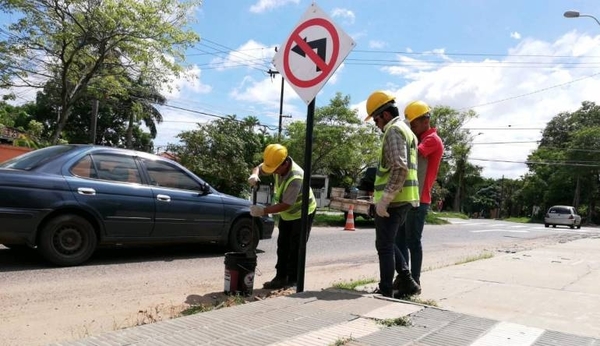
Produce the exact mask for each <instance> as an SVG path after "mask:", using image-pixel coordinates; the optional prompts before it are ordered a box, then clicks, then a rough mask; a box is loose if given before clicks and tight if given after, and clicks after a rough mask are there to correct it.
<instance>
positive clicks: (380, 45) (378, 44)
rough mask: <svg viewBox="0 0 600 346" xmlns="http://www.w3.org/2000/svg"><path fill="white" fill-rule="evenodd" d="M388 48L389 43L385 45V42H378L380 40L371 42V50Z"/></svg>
mask: <svg viewBox="0 0 600 346" xmlns="http://www.w3.org/2000/svg"><path fill="white" fill-rule="evenodd" d="M386 46H387V43H385V42H383V41H378V40H371V41H369V48H371V49H382V48H385V47H386Z"/></svg>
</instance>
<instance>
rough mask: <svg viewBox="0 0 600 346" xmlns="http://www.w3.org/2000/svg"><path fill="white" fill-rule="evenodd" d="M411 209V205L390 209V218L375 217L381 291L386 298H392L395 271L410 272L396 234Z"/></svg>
mask: <svg viewBox="0 0 600 346" xmlns="http://www.w3.org/2000/svg"><path fill="white" fill-rule="evenodd" d="M410 208H411V205H410V204H406V205H403V206H400V207H393V208H388V210H387V211H388V213H389V214H390V216H389V217H380V216H379V215H375V248H376V249H377V255H378V256H379V290H380V291H381V294H383V295H384V296H388V297H391V296H392V292H393V288H392V282H393V281H394V271H398V272H399V273H400V272H402V271H405V270H406V271H407V270H408V265H407V263H406V259H405V258H404V256H403V255H402V252H400V249H399V248H398V246H396V243H395V242H394V239H395V238H396V233H397V232H398V229H399V228H400V226H402V224H404V221H405V220H406V214H407V213H408V210H409V209H410Z"/></svg>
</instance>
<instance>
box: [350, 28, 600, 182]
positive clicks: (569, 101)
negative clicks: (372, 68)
mask: <svg viewBox="0 0 600 346" xmlns="http://www.w3.org/2000/svg"><path fill="white" fill-rule="evenodd" d="M433 52H435V53H436V54H437V56H438V57H437V59H430V58H429V56H422V57H418V58H412V57H410V58H409V57H406V56H399V57H398V65H396V66H393V67H386V68H384V69H383V70H384V71H387V72H388V73H390V74H393V75H398V76H401V77H402V78H404V79H405V80H406V81H407V82H408V83H407V84H405V85H403V86H401V87H399V88H397V89H395V90H390V91H391V92H393V93H394V94H395V95H396V97H397V101H398V103H399V106H400V107H403V106H404V105H405V104H406V103H407V102H409V101H411V100H415V99H422V100H424V101H426V102H428V103H429V104H430V105H438V104H440V105H448V106H450V107H453V108H455V109H473V110H474V111H476V112H477V113H478V114H479V117H478V118H476V119H473V120H471V121H469V122H468V124H466V126H465V127H466V128H471V129H472V130H471V133H473V134H478V133H479V132H482V135H479V136H477V137H476V138H475V140H474V142H475V143H490V142H492V143H496V142H502V143H506V142H511V144H490V145H486V144H475V145H474V146H473V150H472V155H471V158H472V159H480V160H477V161H475V160H472V163H473V164H476V165H479V166H482V167H484V172H483V175H484V176H487V177H494V178H500V177H502V176H503V175H504V176H505V177H506V178H518V177H519V176H520V175H522V174H524V173H526V172H527V167H526V166H525V164H523V163H505V162H497V161H502V160H504V161H516V162H524V161H525V160H526V159H527V155H528V154H529V153H530V152H531V151H532V150H533V149H535V148H536V147H537V144H536V143H514V142H524V141H537V140H539V139H540V138H541V131H542V129H543V128H544V127H545V126H546V124H547V122H548V121H549V120H551V119H552V118H553V117H554V116H555V115H557V114H558V113H560V112H564V111H575V110H577V109H578V108H579V107H580V106H581V102H582V101H586V100H589V101H593V102H600V94H598V93H597V92H596V90H599V88H600V76H595V77H589V76H591V75H593V74H594V73H597V70H590V69H592V68H593V66H590V68H574V67H577V66H579V65H577V63H585V62H587V63H589V60H585V59H577V58H576V57H580V56H598V55H600V36H589V35H587V34H581V33H577V32H570V33H567V34H565V35H563V36H562V37H560V38H558V39H557V40H556V42H545V41H540V40H535V39H530V38H527V39H524V40H522V41H520V42H519V43H518V44H517V45H516V46H515V47H512V48H511V49H510V50H509V52H508V54H509V56H506V57H500V58H499V59H485V60H483V61H466V60H450V59H449V58H448V57H447V56H444V53H443V50H437V51H433ZM532 55H535V56H532ZM559 56H572V57H573V58H569V59H565V58H562V57H559ZM440 57H441V58H442V59H443V60H440ZM432 60H435V61H436V62H433V61H432ZM569 63H570V64H569ZM573 63H575V64H573ZM587 77H589V78H587ZM356 107H357V109H358V110H359V114H360V116H366V114H365V110H364V109H365V108H364V101H363V102H361V103H360V104H358V105H357V106H356ZM490 128H493V129H490Z"/></svg>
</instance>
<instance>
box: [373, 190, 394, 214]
mask: <svg viewBox="0 0 600 346" xmlns="http://www.w3.org/2000/svg"><path fill="white" fill-rule="evenodd" d="M395 195H396V194H392V193H389V192H385V193H384V194H383V197H381V199H380V200H379V202H377V204H375V212H376V213H377V215H379V216H381V217H389V216H390V214H389V213H388V212H387V208H388V206H389V205H390V202H391V201H392V200H393V199H394V197H395Z"/></svg>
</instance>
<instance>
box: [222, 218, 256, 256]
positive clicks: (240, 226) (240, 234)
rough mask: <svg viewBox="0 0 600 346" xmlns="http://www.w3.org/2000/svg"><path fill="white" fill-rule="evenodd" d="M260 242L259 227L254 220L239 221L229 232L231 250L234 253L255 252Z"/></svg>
mask: <svg viewBox="0 0 600 346" xmlns="http://www.w3.org/2000/svg"><path fill="white" fill-rule="evenodd" d="M258 240H259V239H258V226H256V225H254V224H253V220H252V219H248V218H244V219H240V220H237V221H236V222H235V223H234V224H233V227H231V231H230V232H229V248H230V249H231V250H232V251H234V252H246V251H254V250H256V247H257V246H258Z"/></svg>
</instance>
